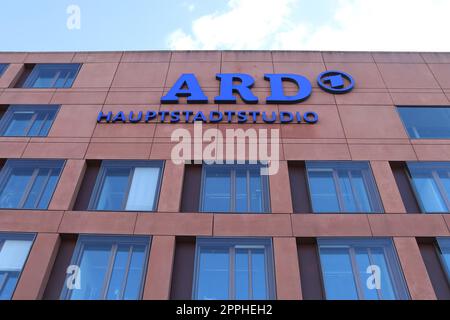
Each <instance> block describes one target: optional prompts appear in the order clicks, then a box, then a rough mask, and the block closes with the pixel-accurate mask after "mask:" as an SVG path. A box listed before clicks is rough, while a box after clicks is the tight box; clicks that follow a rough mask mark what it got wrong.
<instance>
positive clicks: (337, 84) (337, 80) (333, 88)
mask: <svg viewBox="0 0 450 320" xmlns="http://www.w3.org/2000/svg"><path fill="white" fill-rule="evenodd" d="M317 84H318V85H319V86H320V87H321V88H322V89H323V90H325V91H326V92H329V93H347V92H349V91H351V90H352V89H353V87H354V86H355V80H353V77H352V76H351V75H349V74H348V73H345V72H342V71H337V70H330V71H325V72H322V73H321V74H319V76H318V77H317Z"/></svg>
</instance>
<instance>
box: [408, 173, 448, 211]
mask: <svg viewBox="0 0 450 320" xmlns="http://www.w3.org/2000/svg"><path fill="white" fill-rule="evenodd" d="M410 172H411V176H412V183H413V186H414V188H415V190H416V194H417V195H418V197H419V200H420V203H421V205H422V209H423V210H424V211H425V212H447V211H448V209H447V206H446V204H445V201H444V199H443V198H442V195H441V193H440V192H439V189H438V186H437V184H436V181H435V180H434V178H433V175H432V172H431V170H426V169H417V168H414V169H412V170H410Z"/></svg>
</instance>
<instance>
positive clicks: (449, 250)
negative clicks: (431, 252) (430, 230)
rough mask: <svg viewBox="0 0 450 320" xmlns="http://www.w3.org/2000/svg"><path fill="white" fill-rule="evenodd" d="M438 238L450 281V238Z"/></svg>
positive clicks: (443, 263)
mask: <svg viewBox="0 0 450 320" xmlns="http://www.w3.org/2000/svg"><path fill="white" fill-rule="evenodd" d="M436 240H437V243H438V245H439V253H440V258H441V261H442V265H443V266H444V269H445V272H446V274H447V280H448V282H449V283H450V238H437V239H436Z"/></svg>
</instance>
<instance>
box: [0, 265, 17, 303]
mask: <svg viewBox="0 0 450 320" xmlns="http://www.w3.org/2000/svg"><path fill="white" fill-rule="evenodd" d="M19 274H20V273H19V272H3V271H0V300H10V299H11V298H12V296H13V293H14V289H15V288H16V285H17V280H18V279H19Z"/></svg>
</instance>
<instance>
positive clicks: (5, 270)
mask: <svg viewBox="0 0 450 320" xmlns="http://www.w3.org/2000/svg"><path fill="white" fill-rule="evenodd" d="M33 241H34V235H33V234H10V233H0V300H9V299H11V298H12V296H13V293H14V290H15V289H16V285H17V282H18V280H19V277H20V274H21V272H22V269H23V266H24V265H25V261H26V260H27V258H28V254H29V252H30V249H31V246H32V245H33Z"/></svg>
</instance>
